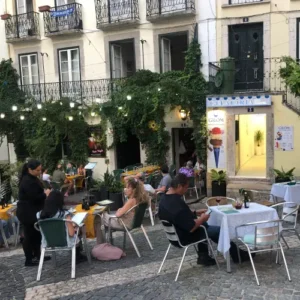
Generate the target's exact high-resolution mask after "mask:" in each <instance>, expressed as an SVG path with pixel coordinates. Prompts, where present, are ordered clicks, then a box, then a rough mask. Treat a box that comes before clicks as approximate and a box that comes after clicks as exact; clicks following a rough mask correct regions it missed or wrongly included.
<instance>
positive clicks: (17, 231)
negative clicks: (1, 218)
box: [7, 206, 20, 247]
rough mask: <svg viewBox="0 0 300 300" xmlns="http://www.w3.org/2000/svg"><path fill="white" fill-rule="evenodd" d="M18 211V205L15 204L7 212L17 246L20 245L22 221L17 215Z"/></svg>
mask: <svg viewBox="0 0 300 300" xmlns="http://www.w3.org/2000/svg"><path fill="white" fill-rule="evenodd" d="M16 212H17V206H14V207H13V208H11V209H9V211H8V212H7V213H8V215H9V216H10V220H11V225H12V229H13V235H14V238H15V247H17V245H18V240H19V234H20V221H19V220H18V218H17V216H16Z"/></svg>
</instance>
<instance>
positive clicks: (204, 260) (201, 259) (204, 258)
mask: <svg viewBox="0 0 300 300" xmlns="http://www.w3.org/2000/svg"><path fill="white" fill-rule="evenodd" d="M197 264H198V265H203V266H207V267H208V266H214V265H215V264H216V261H215V260H214V259H213V258H211V257H210V256H209V255H208V254H202V253H201V254H199V256H198V259H197Z"/></svg>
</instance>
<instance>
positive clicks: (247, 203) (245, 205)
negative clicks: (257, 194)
mask: <svg viewBox="0 0 300 300" xmlns="http://www.w3.org/2000/svg"><path fill="white" fill-rule="evenodd" d="M244 207H245V208H249V196H248V193H247V192H245V193H244Z"/></svg>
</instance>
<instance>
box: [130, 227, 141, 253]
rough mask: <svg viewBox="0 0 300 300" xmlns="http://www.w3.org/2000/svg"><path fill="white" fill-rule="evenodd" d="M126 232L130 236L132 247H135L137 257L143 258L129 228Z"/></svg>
mask: <svg viewBox="0 0 300 300" xmlns="http://www.w3.org/2000/svg"><path fill="white" fill-rule="evenodd" d="M126 232H127V233H128V236H129V238H130V241H131V243H132V245H133V247H134V250H135V252H136V254H137V256H138V257H141V254H140V252H139V249H138V248H137V246H136V244H135V242H134V240H133V237H132V235H131V233H130V232H129V231H128V230H127V228H126Z"/></svg>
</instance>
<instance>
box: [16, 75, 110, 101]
mask: <svg viewBox="0 0 300 300" xmlns="http://www.w3.org/2000/svg"><path fill="white" fill-rule="evenodd" d="M114 82H115V81H114V80H111V79H97V80H82V81H66V82H50V83H40V84H29V85H22V86H20V89H21V90H22V91H23V92H24V93H25V95H27V98H30V99H33V100H35V101H37V102H47V101H59V100H60V99H62V98H69V99H70V100H72V101H73V102H77V103H85V104H92V103H93V102H96V103H104V102H106V101H108V100H109V99H110V97H111V93H112V91H113V90H114V89H115V88H116V87H115V84H114Z"/></svg>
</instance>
